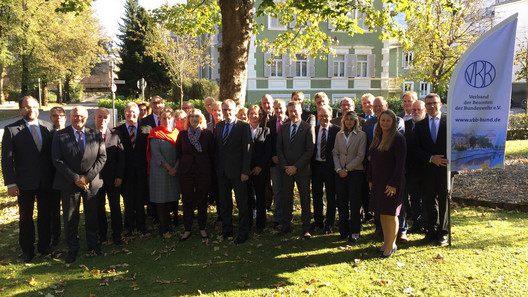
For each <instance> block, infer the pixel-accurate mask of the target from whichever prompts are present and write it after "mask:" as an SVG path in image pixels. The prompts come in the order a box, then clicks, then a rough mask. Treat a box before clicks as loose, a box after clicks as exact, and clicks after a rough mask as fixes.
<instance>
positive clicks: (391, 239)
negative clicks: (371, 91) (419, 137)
mask: <svg viewBox="0 0 528 297" xmlns="http://www.w3.org/2000/svg"><path fill="white" fill-rule="evenodd" d="M406 150H407V148H406V144H405V138H404V137H403V135H401V134H400V133H399V132H398V130H397V121H396V115H395V114H394V112H393V111H392V110H386V111H384V112H382V113H381V115H380V117H379V118H378V123H377V125H376V129H375V130H374V140H373V141H372V144H371V145H370V151H369V155H370V156H369V158H370V165H369V170H368V182H369V187H370V204H369V205H370V210H371V211H373V212H375V213H377V214H379V215H380V220H381V228H382V230H383V246H382V247H381V249H380V252H381V253H382V254H381V257H382V258H388V257H390V256H392V254H393V253H394V252H395V251H396V250H397V246H396V236H397V235H398V215H399V214H400V209H401V204H402V197H403V185H404V184H405V177H404V174H403V171H404V165H405V155H406Z"/></svg>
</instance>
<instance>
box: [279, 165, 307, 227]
mask: <svg viewBox="0 0 528 297" xmlns="http://www.w3.org/2000/svg"><path fill="white" fill-rule="evenodd" d="M294 184H297V189H298V190H299V196H300V199H301V221H302V231H303V233H305V232H309V231H310V220H311V219H312V210H311V207H310V206H311V205H310V175H307V176H299V175H298V174H295V175H293V176H289V175H287V174H286V172H283V173H282V190H283V195H282V199H283V200H282V229H283V231H287V230H291V222H292V219H293V214H292V212H293V186H294Z"/></svg>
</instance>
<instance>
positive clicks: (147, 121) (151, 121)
mask: <svg viewBox="0 0 528 297" xmlns="http://www.w3.org/2000/svg"><path fill="white" fill-rule="evenodd" d="M139 125H141V126H143V125H147V126H150V127H151V128H155V127H157V126H158V123H156V121H155V120H154V113H151V114H149V115H148V116H146V117H144V118H142V119H141V121H140V122H139Z"/></svg>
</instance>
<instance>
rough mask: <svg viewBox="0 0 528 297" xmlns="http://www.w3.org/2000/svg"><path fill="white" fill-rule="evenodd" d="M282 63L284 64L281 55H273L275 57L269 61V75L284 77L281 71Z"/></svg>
mask: <svg viewBox="0 0 528 297" xmlns="http://www.w3.org/2000/svg"><path fill="white" fill-rule="evenodd" d="M279 62H280V63H279ZM283 65H284V61H283V60H282V55H278V56H275V58H274V59H273V61H272V62H271V71H270V77H284V73H283V71H282V70H283ZM274 71H275V73H274ZM279 72H280V75H278V73H279Z"/></svg>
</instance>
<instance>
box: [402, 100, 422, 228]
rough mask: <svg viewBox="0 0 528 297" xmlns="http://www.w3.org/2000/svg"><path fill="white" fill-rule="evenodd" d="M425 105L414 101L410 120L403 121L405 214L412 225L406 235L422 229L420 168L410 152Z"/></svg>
mask: <svg viewBox="0 0 528 297" xmlns="http://www.w3.org/2000/svg"><path fill="white" fill-rule="evenodd" d="M425 115H426V112H425V103H424V102H423V101H421V100H416V101H415V102H414V103H413V105H412V118H411V119H410V120H407V121H405V140H406V141H407V148H408V149H407V158H405V182H406V185H405V193H404V198H405V196H407V197H408V198H407V199H408V200H409V202H410V208H407V214H410V216H411V218H412V221H413V225H412V227H411V228H410V229H409V230H408V233H416V232H420V230H421V229H422V193H421V189H422V187H423V186H422V184H423V177H422V166H421V164H420V160H418V159H417V158H416V156H415V155H414V154H413V151H412V145H413V137H414V127H415V126H416V123H418V122H420V121H421V120H423V119H424V118H425Z"/></svg>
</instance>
